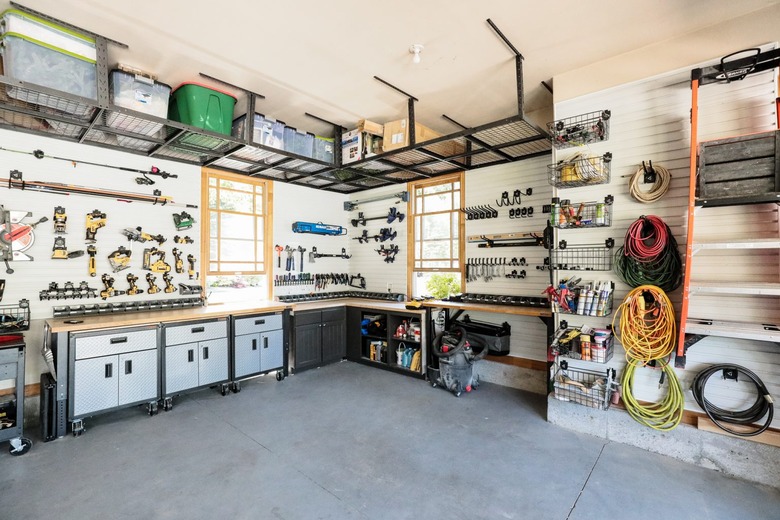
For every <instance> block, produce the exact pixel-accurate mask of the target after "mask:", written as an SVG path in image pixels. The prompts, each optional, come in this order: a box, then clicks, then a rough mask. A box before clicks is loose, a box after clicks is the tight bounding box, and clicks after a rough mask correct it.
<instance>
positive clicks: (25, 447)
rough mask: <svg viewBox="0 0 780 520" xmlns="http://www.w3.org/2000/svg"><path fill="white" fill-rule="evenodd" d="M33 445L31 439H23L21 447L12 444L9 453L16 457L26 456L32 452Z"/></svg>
mask: <svg viewBox="0 0 780 520" xmlns="http://www.w3.org/2000/svg"><path fill="white" fill-rule="evenodd" d="M32 445H33V443H32V441H31V440H30V439H28V438H26V437H22V438H21V441H20V443H19V446H17V447H14V445H13V443H11V446H10V447H9V448H8V453H10V454H11V455H13V456H14V457H18V456H19V455H24V454H25V453H27V452H28V451H30V448H32Z"/></svg>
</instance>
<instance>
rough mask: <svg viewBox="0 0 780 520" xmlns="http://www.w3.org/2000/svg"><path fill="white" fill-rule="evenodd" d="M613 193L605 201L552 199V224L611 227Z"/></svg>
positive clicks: (558, 226)
mask: <svg viewBox="0 0 780 520" xmlns="http://www.w3.org/2000/svg"><path fill="white" fill-rule="evenodd" d="M613 201H614V199H613V197H612V195H607V196H606V197H605V198H604V202H574V203H573V202H571V201H570V200H569V199H563V200H559V199H558V198H557V197H556V198H554V199H552V203H551V204H550V224H552V226H554V227H557V228H559V229H567V228H575V229H576V228H594V227H609V226H611V225H612V203H613Z"/></svg>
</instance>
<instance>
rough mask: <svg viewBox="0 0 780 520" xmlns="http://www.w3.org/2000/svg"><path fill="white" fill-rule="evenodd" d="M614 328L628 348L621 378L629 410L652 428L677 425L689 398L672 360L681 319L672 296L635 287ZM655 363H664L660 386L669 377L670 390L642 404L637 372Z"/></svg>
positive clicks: (668, 427) (650, 287) (616, 318)
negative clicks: (637, 395)
mask: <svg viewBox="0 0 780 520" xmlns="http://www.w3.org/2000/svg"><path fill="white" fill-rule="evenodd" d="M612 330H614V331H615V335H616V337H617V338H618V339H619V340H620V343H621V344H622V345H623V348H624V349H625V351H626V360H627V364H626V367H625V369H624V370H623V374H622V377H621V385H622V397H623V404H624V405H625V407H626V410H627V411H628V413H629V414H630V415H631V417H633V418H634V420H636V421H637V422H639V423H641V424H644V425H645V426H649V427H650V428H653V429H656V430H662V431H668V430H671V429H673V428H676V427H677V425H678V424H680V420H681V419H682V414H683V411H684V409H685V398H684V396H683V392H682V387H681V386H680V381H679V379H677V374H676V373H675V372H674V369H673V368H672V367H671V366H669V361H668V359H669V356H670V355H671V353H672V352H673V351H674V348H675V342H676V340H677V322H676V321H675V317H674V306H673V305H672V302H671V301H670V300H669V297H668V296H667V295H666V293H665V292H664V291H663V290H662V289H661V288H660V287H656V286H653V285H642V286H639V287H637V288H635V289H633V290H631V291H630V292H629V293H628V294H627V295H626V297H625V299H623V302H622V303H621V304H620V306H619V307H618V309H617V312H616V313H615V316H614V317H613V319H612ZM651 362H657V363H660V364H661V369H662V371H663V372H662V374H661V381H660V383H659V386H660V384H663V382H664V380H668V387H667V393H666V395H665V396H664V397H663V399H661V400H660V401H658V402H657V403H650V404H641V403H640V402H639V401H637V399H636V398H635V397H634V374H635V373H636V369H637V367H639V366H640V365H647V364H649V363H651Z"/></svg>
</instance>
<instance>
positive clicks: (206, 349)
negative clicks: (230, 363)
mask: <svg viewBox="0 0 780 520" xmlns="http://www.w3.org/2000/svg"><path fill="white" fill-rule="evenodd" d="M208 358H209V348H208V347H203V359H208Z"/></svg>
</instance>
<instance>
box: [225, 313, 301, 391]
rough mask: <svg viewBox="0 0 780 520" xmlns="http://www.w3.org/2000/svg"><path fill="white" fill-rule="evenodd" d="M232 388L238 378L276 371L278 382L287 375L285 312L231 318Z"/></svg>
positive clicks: (238, 381)
mask: <svg viewBox="0 0 780 520" xmlns="http://www.w3.org/2000/svg"><path fill="white" fill-rule="evenodd" d="M232 319H233V322H232V325H233V363H232V370H233V371H232V377H231V378H232V380H233V391H234V392H238V391H240V390H241V385H240V380H242V379H247V378H250V377H255V376H259V375H262V374H267V373H269V372H276V379H277V380H278V381H281V380H282V379H284V377H285V376H286V375H287V351H288V349H287V348H286V344H287V340H286V331H287V327H286V323H287V321H288V319H289V313H288V311H284V312H275V313H273V314H259V315H256V316H234V317H233V318H232Z"/></svg>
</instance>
